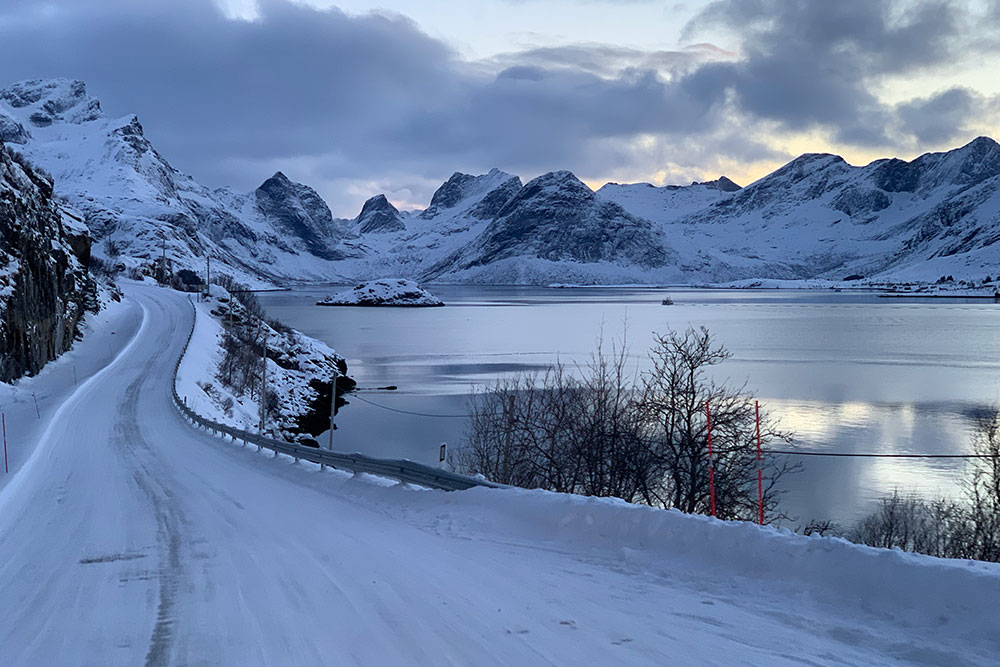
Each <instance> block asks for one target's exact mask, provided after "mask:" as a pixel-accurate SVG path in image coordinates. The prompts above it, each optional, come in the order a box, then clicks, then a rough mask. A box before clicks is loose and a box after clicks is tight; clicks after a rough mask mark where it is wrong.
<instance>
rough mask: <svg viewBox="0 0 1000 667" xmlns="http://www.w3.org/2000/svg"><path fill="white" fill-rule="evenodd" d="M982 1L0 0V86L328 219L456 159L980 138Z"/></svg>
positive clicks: (985, 119)
mask: <svg viewBox="0 0 1000 667" xmlns="http://www.w3.org/2000/svg"><path fill="white" fill-rule="evenodd" d="M998 4H1000V3H994V2H988V1H986V0H983V1H977V0H968V1H962V2H958V1H951V2H942V1H934V0H930V1H923V0H838V1H837V2H820V1H814V0H683V1H678V2H670V0H660V1H652V0H651V1H646V0H466V1H465V2H462V3H457V2H454V1H448V0H423V1H419V2H418V1H417V0H384V1H383V2H380V3H377V4H372V3H370V2H365V1H364V0H340V1H338V0H298V1H294V2H293V1H290V0H256V1H254V0H141V1H136V0H87V1H86V2H83V1H81V0H51V1H48V0H3V3H2V4H0V86H3V85H5V84H7V83H12V82H14V81H18V80H21V79H28V78H37V77H52V76H64V77H70V78H79V79H83V80H84V81H86V82H87V84H88V88H89V89H90V92H91V93H92V94H93V95H95V96H97V97H99V98H100V99H101V101H102V104H103V107H104V109H105V111H107V112H108V113H109V114H112V115H126V114H129V113H136V114H138V115H139V119H140V120H141V121H142V123H143V126H144V128H145V129H146V134H147V136H149V137H150V139H151V140H152V141H153V142H154V144H155V145H156V146H157V147H158V149H159V150H160V152H161V153H163V154H164V155H165V156H166V157H167V158H168V159H169V160H170V161H171V162H172V164H174V166H176V167H177V168H179V169H181V170H182V171H185V172H188V173H190V174H192V175H193V176H195V177H196V178H198V179H199V180H201V181H202V182H204V183H206V184H208V185H212V186H220V185H232V186H235V187H238V188H240V189H246V190H249V189H252V188H253V187H255V186H256V185H258V184H259V183H260V182H261V181H262V180H264V178H266V177H267V176H269V175H270V174H271V173H273V172H274V171H275V170H278V169H281V170H283V171H284V172H285V173H287V174H288V175H289V176H290V177H292V178H293V179H295V180H299V181H302V182H304V183H307V184H309V185H312V186H313V187H315V188H316V189H317V190H319V191H320V193H321V194H322V195H323V196H324V197H325V198H326V199H327V200H328V201H329V203H330V205H331V208H333V210H334V213H335V214H337V215H342V216H345V217H353V216H354V215H356V213H357V211H358V209H359V208H360V205H361V203H362V202H363V201H364V200H365V199H366V198H367V197H369V196H370V195H372V194H375V193H377V192H385V193H386V194H387V195H388V196H389V197H390V199H392V200H393V201H394V202H396V203H397V204H400V205H402V206H419V207H423V206H426V204H427V201H428V200H429V198H430V195H431V193H432V192H433V190H434V189H435V188H436V187H437V186H438V185H439V184H440V183H441V182H442V181H443V180H445V179H446V178H447V177H448V176H450V175H451V173H452V172H454V171H465V172H470V173H482V172H485V171H487V170H488V169H489V168H491V167H494V166H496V167H499V168H501V169H503V170H505V171H509V172H511V173H516V174H518V175H520V176H522V177H523V178H531V177H533V176H537V175H538V174H541V173H544V172H546V171H550V170H553V169H570V170H572V171H573V172H575V173H576V174H577V175H578V176H580V177H581V178H582V179H584V180H585V181H586V182H587V183H589V184H590V185H591V186H593V187H597V186H599V185H601V184H603V183H604V182H606V181H609V180H611V181H618V182H632V181H648V182H652V183H656V184H666V183H686V182H690V181H692V180H695V179H699V180H700V179H706V178H715V177H716V176H718V175H720V174H726V175H727V176H729V177H731V178H733V179H734V180H736V181H737V182H740V183H743V184H745V183H748V182H750V181H752V180H754V179H755V178H758V177H760V176H762V175H764V174H766V173H767V172H769V171H770V170H772V169H774V168H775V167H777V166H778V165H780V164H782V163H783V162H785V161H787V160H788V159H790V158H792V157H794V156H795V155H798V154H800V153H803V152H815V151H829V152H836V153H839V154H841V155H844V156H845V157H846V158H847V159H848V160H849V161H851V162H852V163H855V164H863V163H865V162H867V161H869V160H871V159H874V158H876V157H882V156H888V155H895V156H900V157H903V158H911V157H914V156H916V155H918V154H920V153H923V152H926V151H929V150H940V149H947V148H951V147H954V146H957V145H960V144H963V143H966V142H967V141H969V140H971V139H972V138H974V137H976V136H978V135H980V134H987V135H991V136H998V135H1000V132H997V129H998V127H1000V119H998V115H997V113H996V112H995V111H994V110H995V109H997V108H998V107H997V101H998V100H1000V77H997V76H996V75H995V74H993V72H995V71H996V70H997V68H998V66H1000V8H998Z"/></svg>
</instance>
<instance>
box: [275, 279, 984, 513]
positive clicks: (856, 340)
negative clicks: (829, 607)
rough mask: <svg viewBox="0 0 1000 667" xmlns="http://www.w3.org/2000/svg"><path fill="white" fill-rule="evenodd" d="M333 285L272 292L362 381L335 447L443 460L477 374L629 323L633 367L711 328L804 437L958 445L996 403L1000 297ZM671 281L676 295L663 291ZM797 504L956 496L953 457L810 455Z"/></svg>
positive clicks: (721, 373) (734, 372) (797, 509)
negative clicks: (402, 298)
mask: <svg viewBox="0 0 1000 667" xmlns="http://www.w3.org/2000/svg"><path fill="white" fill-rule="evenodd" d="M334 291H338V289H337V288H322V289H316V288H309V289H305V288H299V289H296V290H294V291H292V292H283V293H276V294H264V295H261V302H262V303H263V305H264V307H265V309H266V310H267V312H268V314H269V315H271V316H274V317H277V318H278V319H280V320H282V321H283V322H285V323H287V324H289V325H290V326H293V327H295V328H297V329H300V330H301V331H303V332H305V333H307V334H309V335H311V336H314V337H316V338H319V339H321V340H324V341H326V342H327V343H329V344H330V345H331V346H333V347H334V348H336V350H337V351H338V352H339V353H340V354H342V355H344V356H345V357H347V360H348V363H349V365H350V369H351V370H350V372H351V375H352V376H353V377H354V378H355V379H356V380H358V383H359V386H360V387H362V388H376V387H381V386H385V385H397V386H398V387H399V389H398V390H397V391H394V392H386V391H364V392H362V393H359V394H358V396H357V397H356V398H354V399H351V404H350V406H348V407H346V408H345V409H343V410H342V411H341V413H340V415H338V430H337V432H336V438H337V440H336V445H335V447H336V449H340V450H347V451H359V452H364V453H367V454H371V455H375V456H389V457H399V458H409V459H412V460H415V461H421V462H424V463H434V464H436V462H437V455H438V447H439V445H440V444H441V443H442V442H447V443H448V445H449V447H456V446H458V445H460V444H461V441H462V435H463V429H464V422H463V420H462V419H461V418H456V417H450V416H414V415H409V414H403V413H399V412H392V411H390V410H387V409H384V408H381V407H376V406H374V405H372V404H370V403H366V402H364V401H363V400H360V399H365V400H366V401H371V402H374V403H378V404H379V405H381V406H385V407H388V408H395V409H397V410H405V411H410V412H421V413H427V414H431V415H456V414H461V413H462V412H463V411H464V409H465V402H466V397H467V395H468V393H469V391H470V390H472V389H474V388H475V387H476V386H479V385H482V384H484V383H488V382H490V381H491V380H493V379H494V378H496V377H497V376H498V375H502V374H505V373H514V372H517V371H524V370H528V371H530V370H535V369H541V368H544V367H546V366H547V365H549V364H551V363H553V362H555V361H556V360H562V361H564V362H567V363H573V362H580V363H584V362H586V360H587V359H588V357H589V355H590V353H591V351H592V350H593V349H594V344H595V341H596V340H597V339H598V337H599V336H600V335H601V333H602V331H603V333H604V336H605V339H612V338H620V337H621V336H622V335H623V334H625V335H626V336H627V342H628V345H629V347H630V350H631V358H632V360H633V362H634V363H635V366H636V369H637V370H642V369H644V368H645V367H646V366H647V361H646V358H645V354H646V350H647V349H648V347H649V345H650V344H651V342H652V333H653V332H654V331H658V332H662V331H666V330H667V329H668V328H674V329H683V328H685V327H687V326H688V325H689V324H690V325H695V326H699V325H704V326H707V327H708V328H709V329H710V330H711V331H712V333H713V334H714V335H715V336H716V337H717V340H718V341H719V342H721V343H723V344H724V345H725V346H726V347H727V348H728V349H729V350H730V351H731V352H732V353H733V358H732V359H730V360H729V361H727V362H726V363H724V364H723V365H721V366H720V367H718V373H717V374H716V375H717V377H718V379H727V378H728V379H729V380H731V381H732V382H736V383H742V382H744V381H745V382H747V384H748V386H749V387H750V388H751V389H754V390H755V391H756V392H757V393H758V395H759V396H760V398H761V401H762V403H765V404H767V406H768V407H769V408H770V409H771V411H772V412H773V413H774V414H775V415H776V416H778V417H779V419H780V423H781V425H782V426H783V427H784V428H785V429H786V430H789V431H791V432H793V433H794V434H795V437H796V442H797V444H798V445H799V446H801V447H802V448H804V449H810V450H829V451H843V452H850V451H866V452H886V453H892V452H895V453H963V452H966V451H968V450H969V447H970V444H969V427H970V424H971V419H972V418H973V417H974V415H975V414H976V413H977V411H981V410H983V409H984V408H986V407H988V406H990V405H991V404H994V403H996V402H998V401H1000V337H998V336H997V333H996V332H997V331H1000V306H998V305H995V304H993V303H991V302H977V301H941V300H921V301H918V300H887V299H880V298H878V296H877V295H875V294H871V293H847V292H840V293H836V292H830V291H791V290H788V291H781V290H760V291H757V290H753V291H751V290H662V289H544V288H511V287H474V288H472V287H436V288H434V289H433V290H432V291H433V292H434V293H435V294H437V295H438V296H440V297H441V298H442V299H444V300H445V301H446V302H447V303H448V306H446V307H445V308H426V309H425V308H417V309H409V308H351V307H338V308H323V307H318V306H315V305H313V304H314V303H315V301H316V300H317V298H319V297H322V296H326V295H327V294H329V293H330V292H334ZM665 294H669V295H670V296H671V298H673V300H674V302H675V303H674V305H673V306H662V305H660V300H661V299H662V298H663V296H664V295H665ZM803 462H804V464H805V471H804V472H803V473H801V474H799V475H796V476H795V477H794V479H792V480H790V481H789V482H788V483H787V485H786V486H787V495H786V497H785V504H786V508H787V509H788V510H789V511H790V513H791V514H793V515H794V516H796V517H797V518H798V522H799V523H801V522H804V521H806V520H808V519H811V518H832V519H834V520H837V521H840V522H843V523H849V522H850V521H851V520H853V519H854V518H855V517H857V516H858V515H860V514H863V513H864V512H865V511H867V510H868V509H870V507H871V504H872V502H873V501H874V499H875V498H877V497H878V496H879V495H881V494H883V493H887V492H891V491H892V490H893V489H894V488H899V489H901V490H905V491H915V492H918V493H920V494H922V495H928V496H931V495H942V494H943V495H955V494H957V493H959V492H960V489H959V488H958V479H959V477H960V476H961V473H962V471H963V469H964V465H965V464H964V463H963V462H961V461H956V460H947V459H945V460H936V461H935V460H912V459H911V460H906V459H903V460H900V459H896V460H891V459H825V458H815V457H810V458H805V459H803Z"/></svg>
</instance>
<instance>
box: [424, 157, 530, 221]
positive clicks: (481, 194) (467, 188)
mask: <svg viewBox="0 0 1000 667" xmlns="http://www.w3.org/2000/svg"><path fill="white" fill-rule="evenodd" d="M511 181H516V182H517V188H520V186H521V180H520V179H519V178H517V176H512V175H510V174H508V173H505V172H503V171H500V170H499V169H497V168H496V167H494V168H493V169H490V171H489V172H487V173H485V174H480V175H478V176H475V175H473V174H466V173H463V172H460V171H456V172H455V173H454V174H452V175H451V177H450V178H449V179H448V180H447V181H445V182H444V183H443V184H442V185H441V187H439V188H438V189H437V190H436V191H435V192H434V195H433V196H432V197H431V203H430V206H428V207H427V210H426V211H424V212H423V213H421V214H420V217H421V218H423V219H425V220H431V219H433V218H435V217H437V216H438V215H441V214H442V213H444V212H445V211H448V210H452V209H459V208H462V207H463V206H464V207H466V208H468V207H470V206H474V205H475V206H476V207H477V209H481V210H478V212H477V213H475V214H474V215H473V217H476V218H479V219H484V218H486V217H492V215H495V214H496V211H497V210H499V206H497V205H495V204H494V203H490V204H487V205H486V206H485V208H484V207H480V206H479V205H478V204H477V202H481V201H482V200H483V199H485V198H487V197H489V196H490V195H491V194H492V193H493V192H494V191H495V190H497V189H499V188H503V190H502V193H506V196H505V197H504V201H502V202H500V205H502V204H503V203H504V202H506V200H507V199H509V198H510V195H511V194H513V193H512V190H514V189H515V188H514V186H513V185H512V183H511ZM502 193H498V194H497V195H496V196H494V197H492V198H491V199H496V198H498V197H503V194H502ZM490 211H491V212H492V213H490Z"/></svg>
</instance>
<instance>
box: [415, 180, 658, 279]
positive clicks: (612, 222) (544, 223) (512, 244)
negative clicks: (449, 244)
mask: <svg viewBox="0 0 1000 667" xmlns="http://www.w3.org/2000/svg"><path fill="white" fill-rule="evenodd" d="M669 256H670V252H669V250H668V249H667V247H666V245H665V243H664V241H663V239H662V238H661V237H660V236H659V234H658V233H657V232H656V231H655V230H654V229H653V227H652V224H651V223H650V222H649V221H648V220H644V219H642V218H637V217H635V216H632V215H630V214H628V213H627V212H626V211H625V210H624V209H623V208H622V207H621V206H619V205H618V204H615V203H613V202H610V201H602V200H600V199H598V198H597V197H596V196H595V194H594V192H593V191H592V190H591V189H590V188H589V187H587V186H586V185H585V184H584V183H582V182H581V181H580V180H579V179H578V178H576V176H574V175H573V174H571V173H570V172H568V171H557V172H551V173H548V174H544V175H542V176H539V177H538V178H536V179H534V180H532V181H530V182H528V183H527V184H526V185H525V186H524V187H523V188H521V189H520V190H519V191H518V192H517V193H516V194H515V195H514V196H513V197H512V198H511V199H510V200H509V201H508V202H507V203H506V204H504V205H503V207H502V208H501V209H500V210H499V211H498V212H497V214H496V217H495V218H494V219H493V221H492V222H491V223H490V224H489V226H488V227H487V228H486V229H485V230H484V231H483V233H482V234H480V235H479V237H478V238H477V239H476V240H475V241H474V242H473V243H471V244H469V245H468V246H466V247H464V248H462V249H460V250H459V251H457V252H456V253H454V254H453V255H451V256H449V257H448V258H446V259H445V260H443V261H442V262H440V263H439V264H437V265H435V266H434V267H432V268H431V269H430V271H429V272H428V274H427V275H428V277H429V278H440V277H441V276H443V275H446V274H455V273H457V274H459V276H462V274H463V273H464V275H465V276H467V277H474V276H475V274H476V269H477V268H478V267H483V266H487V265H490V264H493V263H494V262H496V261H498V260H504V259H509V258H515V257H523V258H529V259H540V260H546V261H550V262H566V263H574V264H596V263H601V262H605V263H612V264H620V265H621V264H624V265H631V266H634V267H636V268H638V269H650V268H656V267H660V266H663V265H665V264H666V263H667V260H668V257H669ZM502 282H508V281H502ZM510 282H513V281H510Z"/></svg>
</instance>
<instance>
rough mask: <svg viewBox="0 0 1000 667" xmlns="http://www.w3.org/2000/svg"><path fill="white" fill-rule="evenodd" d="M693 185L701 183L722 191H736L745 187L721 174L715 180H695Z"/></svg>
mask: <svg viewBox="0 0 1000 667" xmlns="http://www.w3.org/2000/svg"><path fill="white" fill-rule="evenodd" d="M691 185H701V186H704V187H707V188H712V189H713V190H719V191H721V192H736V191H737V190H742V189H743V188H742V186H739V185H737V184H736V183H734V182H733V181H731V180H729V179H728V178H727V177H725V176H719V177H718V178H717V179H715V180H714V181H703V182H701V183H698V182H694V183H692V184H691Z"/></svg>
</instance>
